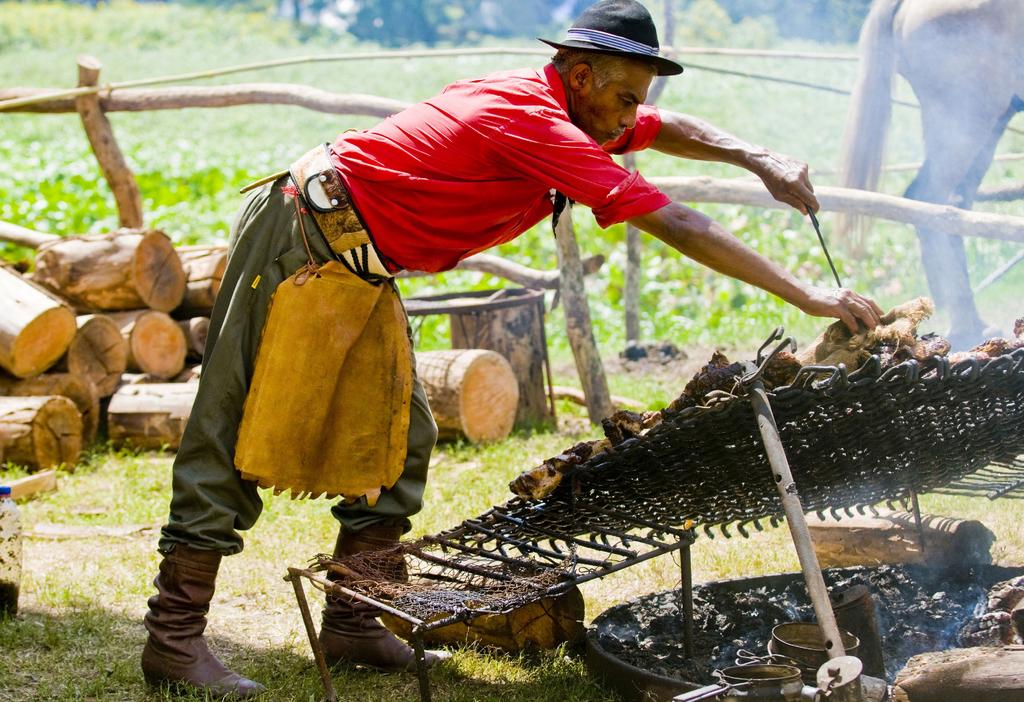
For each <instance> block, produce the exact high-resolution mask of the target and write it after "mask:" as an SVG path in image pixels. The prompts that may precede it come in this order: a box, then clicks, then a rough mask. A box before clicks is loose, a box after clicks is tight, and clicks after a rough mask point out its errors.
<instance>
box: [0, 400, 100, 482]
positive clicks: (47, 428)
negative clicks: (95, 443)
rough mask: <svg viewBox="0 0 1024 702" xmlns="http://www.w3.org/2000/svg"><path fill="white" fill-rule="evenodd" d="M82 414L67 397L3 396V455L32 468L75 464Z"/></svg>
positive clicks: (0, 403) (0, 420) (0, 445)
mask: <svg viewBox="0 0 1024 702" xmlns="http://www.w3.org/2000/svg"><path fill="white" fill-rule="evenodd" d="M81 452H82V416H81V415H80V414H79V413H78V410H77V409H76V408H75V404H74V403H73V402H72V401H71V400H69V399H68V398H66V397H59V396H47V397H0V458H2V460H4V461H10V462H11V463H16V464H19V465H23V466H27V467H28V468H29V469H31V470H44V469H46V468H53V467H56V466H59V465H61V464H63V465H65V466H66V467H68V468H73V467H74V465H75V463H77V462H78V457H79V456H80V455H81Z"/></svg>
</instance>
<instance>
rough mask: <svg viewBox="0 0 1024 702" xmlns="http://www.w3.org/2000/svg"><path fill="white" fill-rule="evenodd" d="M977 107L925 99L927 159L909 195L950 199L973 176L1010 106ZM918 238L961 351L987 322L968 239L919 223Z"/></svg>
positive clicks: (930, 279) (933, 288)
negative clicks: (969, 256) (980, 307)
mask: <svg viewBox="0 0 1024 702" xmlns="http://www.w3.org/2000/svg"><path fill="white" fill-rule="evenodd" d="M972 107H979V106H976V105H970V104H964V102H963V101H957V100H951V101H948V102H945V103H944V104H942V105H930V104H927V103H925V102H923V101H922V105H921V108H922V124H923V127H924V138H925V153H926V158H925V163H924V166H923V167H922V168H921V171H920V172H919V173H918V174H917V177H916V178H915V179H914V182H913V183H911V185H910V187H909V188H908V189H907V192H906V197H908V198H912V199H914V200H921V201H924V202H933V203H938V204H946V203H949V202H951V201H952V198H953V195H954V194H955V192H956V190H957V188H958V187H959V186H960V184H961V183H964V182H965V181H966V180H967V179H968V176H969V174H970V173H971V171H972V166H974V164H975V163H976V162H978V161H979V160H983V158H984V156H983V154H984V153H985V152H986V150H987V149H988V145H989V142H990V141H992V135H993V133H994V131H995V128H996V126H997V125H998V124H999V121H1000V118H1001V117H1002V116H1003V113H1004V112H1005V108H1006V106H1005V104H1004V105H1001V106H1000V107H999V109H998V111H996V112H995V113H994V114H992V111H991V110H987V111H986V112H988V114H978V113H977V112H974V111H972V109H971V108H972ZM1003 126H1005V124H1004V125H1003ZM1000 133H1001V130H1000ZM989 158H991V156H990V157H989ZM917 236H918V240H919V242H920V245H921V261H922V263H923V264H924V269H925V275H926V277H927V279H928V287H929V289H930V290H931V293H932V296H933V297H934V299H935V302H936V304H937V305H938V306H940V307H942V308H945V309H948V310H949V314H950V330H949V338H950V342H951V343H952V344H953V347H954V348H958V349H960V348H966V347H969V346H971V345H973V344H975V343H977V341H980V340H981V338H982V336H983V331H984V329H985V323H984V322H983V321H982V319H981V315H980V314H979V313H978V309H977V307H976V305H975V303H974V294H973V292H972V290H971V282H970V277H969V275H968V272H967V256H966V253H965V251H964V242H963V238H962V237H957V236H948V235H945V234H938V233H936V232H932V231H928V230H927V229H923V228H920V227H919V228H918V229H917Z"/></svg>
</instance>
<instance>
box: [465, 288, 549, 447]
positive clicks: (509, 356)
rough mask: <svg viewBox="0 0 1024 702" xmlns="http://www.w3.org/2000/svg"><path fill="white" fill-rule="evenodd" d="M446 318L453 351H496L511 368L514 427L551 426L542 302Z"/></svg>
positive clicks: (539, 299)
mask: <svg viewBox="0 0 1024 702" xmlns="http://www.w3.org/2000/svg"><path fill="white" fill-rule="evenodd" d="M450 318H451V334H452V348H453V349H487V350H489V351H496V352H497V353H500V354H501V355H502V356H504V357H505V359H506V360H507V361H508V362H509V364H510V365H511V366H512V372H513V373H515V376H516V380H517V382H518V383H519V406H518V408H517V409H516V421H515V424H516V426H519V427H530V426H537V425H540V424H544V423H548V422H551V421H552V419H553V415H552V412H551V404H550V400H549V398H548V394H547V392H546V391H545V388H544V364H545V363H546V361H547V348H546V347H545V345H544V342H545V338H546V337H545V334H544V298H543V297H540V296H539V297H538V298H537V299H531V300H529V301H528V302H527V304H522V305H517V306H515V307H498V308H494V309H487V310H481V311H477V312H457V313H456V312H453V313H452V314H451V315H450Z"/></svg>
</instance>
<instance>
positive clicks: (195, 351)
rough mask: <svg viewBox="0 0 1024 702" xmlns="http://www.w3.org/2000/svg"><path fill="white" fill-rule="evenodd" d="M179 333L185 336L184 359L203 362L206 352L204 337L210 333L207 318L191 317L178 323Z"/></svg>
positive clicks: (208, 319)
mask: <svg viewBox="0 0 1024 702" xmlns="http://www.w3.org/2000/svg"><path fill="white" fill-rule="evenodd" d="M178 327H180V328H181V333H182V334H184V335H185V350H186V353H185V358H186V359H189V360H193V361H201V360H203V354H204V353H205V352H206V337H207V335H208V334H209V333H210V318H209V317H193V318H192V319H183V320H181V321H180V322H178Z"/></svg>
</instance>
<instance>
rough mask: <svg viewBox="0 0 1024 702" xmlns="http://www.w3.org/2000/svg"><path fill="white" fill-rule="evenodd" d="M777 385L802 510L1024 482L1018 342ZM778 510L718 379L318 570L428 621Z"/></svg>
mask: <svg viewBox="0 0 1024 702" xmlns="http://www.w3.org/2000/svg"><path fill="white" fill-rule="evenodd" d="M735 392H737V393H742V389H737V390H736V391H735ZM769 398H770V400H771V405H772V410H773V412H774V415H775V420H776V423H777V425H778V429H779V434H780V436H781V438H782V442H783V445H784V446H785V448H786V453H787V457H788V459H789V463H790V467H791V469H792V472H793V475H794V478H795V481H796V484H797V485H798V486H799V488H800V493H801V494H800V499H801V501H802V504H803V507H804V508H805V509H807V510H816V511H819V512H821V511H824V510H832V511H833V512H835V510H837V509H844V510H846V511H847V512H848V513H851V510H852V509H854V508H856V509H858V510H860V511H862V512H863V511H864V510H866V509H870V505H873V504H875V503H879V502H882V501H894V500H907V499H908V498H909V497H910V496H911V495H912V494H914V493H923V492H929V491H935V490H938V489H945V490H948V491H952V492H959V493H963V492H970V493H973V494H976V493H978V492H979V491H980V492H984V493H986V494H988V495H989V496H990V497H996V496H1004V495H1008V494H1010V493H1012V492H1013V491H1015V490H1018V489H1019V488H1021V487H1024V463H1021V462H1019V461H1018V460H1017V458H1016V457H1017V456H1018V455H1019V454H1021V453H1024V431H1021V428H1022V420H1024V349H1021V350H1017V351H1014V352H1013V353H1010V354H1007V355H1005V356H1000V357H998V358H994V359H992V360H989V361H986V362H979V361H976V360H971V361H964V362H962V363H959V364H957V365H955V366H951V365H950V364H949V362H948V360H947V359H945V358H941V357H938V356H936V357H933V358H932V359H931V360H929V361H927V362H925V363H918V362H917V361H907V362H904V363H901V364H899V365H897V366H894V367H891V368H888V369H885V370H883V369H882V366H881V364H880V363H879V361H878V359H877V357H872V359H871V360H869V361H868V362H867V363H866V364H865V365H864V366H863V367H862V368H860V369H858V370H857V371H856V372H854V373H851V374H847V373H846V372H845V370H844V369H843V368H842V367H840V368H830V369H825V370H823V369H821V368H805V369H804V370H802V371H801V373H800V374H799V375H798V376H797V378H796V380H795V381H794V382H793V384H791V385H789V386H786V387H782V388H778V389H776V390H775V391H773V392H771V393H769ZM980 469H983V470H980ZM780 515H781V507H780V503H779V500H778V495H777V492H776V488H775V486H774V485H773V483H772V471H771V469H770V467H769V464H768V459H767V456H766V454H765V450H764V445H763V444H762V442H761V437H760V434H759V433H758V429H757V425H756V422H755V418H754V413H753V409H752V407H751V404H750V402H749V401H748V399H747V398H746V397H743V396H740V395H733V394H730V393H723V392H716V393H713V394H712V396H711V397H710V398H709V400H708V404H707V405H705V406H701V407H691V408H687V409H684V410H682V411H680V412H678V413H676V414H673V415H670V416H666V417H665V419H664V421H663V422H662V423H661V424H659V425H658V426H657V427H655V428H653V429H652V430H651V431H650V432H648V433H647V434H645V435H643V436H639V437H635V438H631V439H628V440H626V441H624V442H623V443H621V444H619V445H617V446H615V447H614V448H613V449H612V450H609V451H607V452H605V453H602V454H599V455H597V456H594V457H593V458H591V459H589V460H588V461H586V462H583V463H581V464H580V465H579V466H576V467H575V469H574V470H572V472H571V473H568V474H566V475H565V476H564V478H563V480H562V482H561V484H560V485H559V486H558V488H556V489H555V490H554V492H552V493H551V494H550V495H549V496H548V497H546V498H545V499H544V500H542V501H539V502H528V501H525V500H522V499H520V498H514V499H512V500H510V501H509V502H507V503H506V504H504V505H502V506H500V507H494V508H492V509H491V510H489V511H487V512H486V513H484V514H483V515H481V516H479V517H477V518H475V519H467V520H466V521H464V522H463V523H462V524H460V525H459V526H457V527H455V528H453V529H449V530H447V531H444V532H441V533H439V534H436V535H434V536H428V537H424V538H422V539H420V540H417V541H414V542H407V543H402V544H399V545H398V546H396V547H394V548H392V549H388V550H385V551H379V552H375V553H369V554H356V555H355V556H350V557H347V558H345V559H343V560H340V561H335V560H333V559H332V558H330V557H329V556H325V555H321V556H318V557H317V558H316V559H315V565H314V566H313V569H312V570H313V571H321V572H326V573H329V574H330V575H329V578H328V579H329V580H331V581H333V582H330V583H327V584H326V585H325V589H329V590H331V591H332V592H335V593H340V594H343V595H346V596H349V595H350V593H352V592H355V593H359V594H361V595H363V596H365V597H367V598H369V599H371V600H373V601H375V602H380V603H385V604H387V605H389V606H391V607H393V608H395V609H396V610H400V611H401V612H404V613H406V614H407V615H409V616H410V617H412V618H414V619H418V620H420V621H421V622H429V623H430V628H434V627H435V626H441V625H443V624H444V623H446V622H452V621H458V620H463V619H466V618H469V617H470V616H475V615H477V614H483V613H503V612H509V611H511V610H513V609H515V608H517V607H519V606H521V605H523V604H526V603H528V602H531V601H535V600H537V599H540V598H541V597H544V596H549V595H553V594H559V593H561V592H564V591H565V590H566V589H568V588H569V587H570V586H571V585H573V584H576V583H580V582H584V581H586V580H590V579H593V578H596V577H601V576H603V575H606V574H608V573H610V572H612V571H615V570H620V569H622V568H625V567H628V566H630V565H633V564H635V563H637V562H639V561H642V560H647V559H648V558H652V557H654V556H657V555H660V554H663V553H667V552H669V551H673V550H678V549H680V548H683V547H684V546H687V545H689V544H690V543H692V540H693V538H694V532H693V530H692V526H693V525H694V524H697V525H699V526H701V527H702V528H703V530H704V531H705V532H706V533H707V535H708V536H709V537H714V536H715V533H716V531H718V532H721V533H722V534H723V535H725V536H726V537H729V536H731V535H732V534H733V531H735V532H736V533H739V534H740V535H742V536H747V535H748V534H750V533H751V530H752V529H754V530H760V529H763V524H762V520H769V521H770V522H773V523H775V522H777V521H778V520H779V517H780ZM730 530H733V531H730ZM325 582H326V581H325ZM321 585H322V586H324V583H321Z"/></svg>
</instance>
